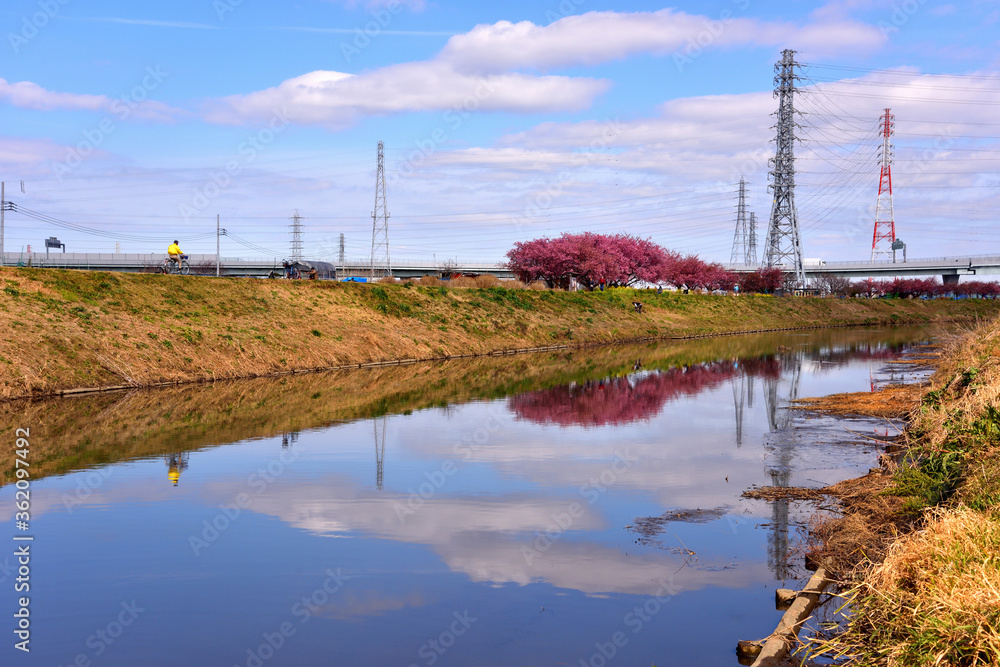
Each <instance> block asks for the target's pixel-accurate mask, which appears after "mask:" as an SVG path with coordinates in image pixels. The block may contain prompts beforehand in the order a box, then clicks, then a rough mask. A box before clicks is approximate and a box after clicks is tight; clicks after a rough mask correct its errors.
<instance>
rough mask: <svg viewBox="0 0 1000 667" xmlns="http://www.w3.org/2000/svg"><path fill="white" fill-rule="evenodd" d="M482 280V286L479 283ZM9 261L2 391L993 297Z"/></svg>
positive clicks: (248, 372) (205, 375) (257, 371)
mask: <svg viewBox="0 0 1000 667" xmlns="http://www.w3.org/2000/svg"><path fill="white" fill-rule="evenodd" d="M467 280H472V282H473V283H474V282H475V280H474V279H467ZM415 282H416V283H417V284H416V285H414V284H409V286H408V287H407V285H400V284H389V283H384V284H359V283H334V282H329V281H285V280H273V281H267V280H252V279H226V280H205V279H199V278H194V277H184V276H155V275H152V276H150V275H140V274H111V273H99V272H87V271H57V270H45V269H28V270H26V269H14V268H4V269H0V284H2V289H0V331H2V332H3V333H2V334H0V399H3V398H11V397H17V396H25V395H38V394H41V393H46V392H51V391H54V390H59V389H68V388H76V387H99V386H107V385H131V386H148V385H151V384H155V383H161V382H185V381H197V380H208V379H221V378H237V377H254V376H260V375H267V374H272V373H275V372H282V371H291V370H304V369H315V368H328V367H332V366H341V365H348V364H359V363H369V362H378V361H388V360H392V359H407V358H410V359H428V358H439V357H446V356H453V355H459V354H481V353H486V352H490V351H494V350H502V349H511V348H524V347H539V346H551V345H578V344H581V343H587V344H601V343H610V342H621V341H625V340H635V339H643V338H653V337H670V336H683V335H705V334H712V333H720V332H727V331H739V330H746V329H748V328H764V329H766V328H772V327H788V326H792V325H798V326H824V325H830V324H846V323H856V324H860V323H865V324H872V323H877V322H898V321H900V320H903V319H907V318H912V319H915V320H928V319H933V318H951V317H962V316H971V315H975V314H976V313H978V312H980V310H984V309H994V310H995V309H996V308H997V306H998V304H995V303H993V302H984V301H978V302H977V301H972V300H968V301H962V302H943V303H942V302H920V301H899V302H896V303H888V302H885V303H883V302H877V303H867V302H868V301H871V300H865V301H866V303H854V301H855V300H850V301H848V300H839V301H831V300H829V299H826V300H823V299H815V300H813V299H803V300H799V299H773V298H760V299H757V298H753V297H747V298H745V299H729V298H724V297H691V296H681V295H671V294H663V295H656V294H649V293H643V294H642V301H643V303H644V308H643V312H642V313H641V314H639V313H635V312H633V309H632V307H631V300H633V298H634V297H635V292H634V291H632V290H628V289H615V290H607V291H605V292H597V293H584V292H576V293H571V292H564V291H560V290H547V289H544V288H542V289H535V288H538V287H540V286H539V285H532V286H529V287H530V288H531V289H524V290H522V289H516V290H510V289H501V288H499V287H491V288H487V289H482V288H478V287H472V286H470V287H469V288H465V289H454V288H450V287H444V286H442V285H440V284H438V283H439V282H440V281H438V279H436V278H421V279H420V280H418V281H415Z"/></svg>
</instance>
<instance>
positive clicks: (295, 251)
mask: <svg viewBox="0 0 1000 667" xmlns="http://www.w3.org/2000/svg"><path fill="white" fill-rule="evenodd" d="M289 219H290V220H291V221H292V224H291V227H292V261H293V262H297V261H301V260H302V218H301V216H299V212H298V209H296V211H295V215H293V216H292V217H291V218H289Z"/></svg>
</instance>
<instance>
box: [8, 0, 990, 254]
mask: <svg viewBox="0 0 1000 667" xmlns="http://www.w3.org/2000/svg"><path fill="white" fill-rule="evenodd" d="M0 19H2V21H3V27H4V30H3V40H2V42H3V43H2V44H0V178H2V180H4V181H6V182H7V186H8V189H7V193H8V199H10V200H13V201H14V202H16V203H17V204H18V205H19V206H20V207H23V208H27V209H29V210H32V211H36V212H38V213H40V214H43V215H44V216H50V217H51V218H54V219H55V220H57V221H61V222H65V223H72V225H75V226H78V227H80V226H82V227H85V228H86V229H85V230H80V229H79V228H77V229H67V228H65V227H61V226H58V225H53V224H50V223H41V222H38V221H37V220H36V219H33V218H29V217H27V216H25V215H23V214H18V213H14V214H10V215H9V216H8V218H7V230H6V239H5V241H6V249H7V250H8V251H12V250H13V251H16V250H20V249H22V248H24V247H26V246H27V245H29V244H31V245H32V246H34V248H37V249H41V246H42V241H43V239H44V238H46V237H48V236H53V235H55V236H59V237H60V238H61V240H63V241H64V242H65V243H66V244H67V250H69V251H78V252H82V251H89V252H113V251H114V249H115V242H116V241H117V242H118V244H119V247H120V248H121V250H122V252H154V251H155V252H159V251H161V250H165V247H166V242H168V241H169V240H172V238H173V237H179V238H181V239H182V241H183V242H182V244H181V245H182V247H183V248H184V250H185V251H187V252H193V253H197V252H214V245H215V240H214V226H215V216H216V214H219V215H221V216H222V220H223V223H222V224H223V226H224V227H226V228H227V229H228V230H229V231H230V232H231V233H232V234H234V235H235V236H234V237H232V238H228V239H225V240H224V241H223V246H224V247H223V255H226V256H243V257H249V256H254V257H260V256H278V257H281V256H284V255H287V254H288V253H289V243H290V234H289V229H288V218H289V217H290V216H291V215H292V213H293V211H294V210H296V209H298V210H299V211H300V213H301V214H302V216H303V217H304V219H305V223H304V224H305V234H304V241H305V246H306V254H307V255H309V256H312V257H315V258H320V259H331V258H333V257H334V256H335V254H336V247H337V239H338V236H339V234H340V233H344V234H345V237H346V240H347V251H348V255H349V256H353V257H362V256H365V255H366V254H367V253H368V251H369V249H370V242H371V211H372V208H373V203H374V191H375V156H376V145H377V142H378V141H379V140H382V141H384V142H385V155H386V175H387V178H388V186H387V194H388V204H389V210H390V212H391V218H390V242H391V244H392V255H393V257H395V258H399V259H405V258H431V257H432V256H433V257H436V258H437V259H438V260H439V261H443V258H458V259H460V260H461V259H466V260H498V259H500V258H502V256H503V254H504V253H505V252H506V251H507V249H509V248H510V246H511V244H512V243H514V242H515V241H518V240H524V239H527V238H534V237H538V236H547V235H556V234H559V233H561V232H564V231H603V232H620V231H625V232H630V233H634V234H637V235H639V236H643V237H651V238H653V239H654V240H655V241H657V242H659V243H661V244H663V245H664V246H667V247H670V248H672V249H676V250H680V251H683V252H694V253H697V254H699V255H702V256H703V257H705V258H707V259H711V260H719V261H727V260H728V259H729V255H730V250H731V245H732V237H733V230H734V226H735V210H734V208H735V191H736V187H737V183H738V182H739V179H740V176H744V177H745V178H746V179H747V182H748V187H749V189H750V199H749V204H750V209H751V210H752V211H754V212H755V213H756V214H757V217H758V220H759V224H760V229H759V232H758V234H759V236H760V237H761V238H763V236H764V234H765V233H766V225H767V219H768V216H769V213H770V196H769V194H768V193H767V190H766V186H767V169H768V167H767V159H768V157H769V156H771V155H773V151H774V145H773V142H772V141H771V140H772V138H773V129H771V128H772V125H773V122H774V118H773V116H772V115H771V114H772V113H773V112H774V111H775V109H776V101H775V99H774V98H773V96H772V92H771V91H772V87H773V82H772V77H773V67H774V63H775V62H776V60H778V59H779V58H780V52H781V50H782V49H784V48H792V49H795V50H796V51H797V52H798V53H797V56H796V58H797V60H798V61H800V62H801V63H803V65H804V66H803V68H802V69H801V74H802V75H803V79H802V81H800V85H801V87H802V89H801V92H800V94H799V95H798V100H799V103H798V107H799V109H800V110H801V111H803V112H804V113H803V114H802V116H801V117H800V125H801V128H800V132H799V135H800V138H801V139H802V141H801V142H800V143H799V144H798V146H797V147H796V151H797V152H796V155H797V157H798V158H799V160H798V165H797V166H798V168H799V169H800V170H801V172H802V173H801V174H800V175H799V180H798V183H799V187H798V189H797V191H796V201H797V204H798V209H799V217H800V223H801V225H802V228H803V244H804V247H805V255H806V256H807V257H823V258H825V259H828V260H835V259H865V258H867V257H868V255H869V252H870V248H871V234H872V224H873V220H874V205H875V200H876V194H877V188H878V172H879V162H878V150H879V148H880V146H881V142H880V140H879V137H878V131H877V126H878V121H879V117H880V115H881V113H882V110H883V108H886V107H891V108H892V112H893V114H894V115H895V121H896V135H895V136H894V137H893V143H894V147H895V160H896V161H895V162H894V164H893V178H894V181H893V186H894V195H895V219H896V226H897V235H898V236H899V237H900V238H903V239H904V240H905V241H906V242H907V244H908V249H909V255H910V256H911V257H922V256H926V257H930V256H938V255H943V254H981V253H990V252H1000V232H998V231H997V229H996V225H995V215H996V210H997V208H998V204H1000V173H998V172H1000V144H998V142H1000V116H998V115H997V110H998V109H1000V57H998V53H1000V51H998V48H997V47H998V37H997V35H998V34H1000V30H998V23H1000V6H998V4H997V3H996V2H986V1H976V0H973V1H972V2H965V3H951V4H948V3H941V2H935V1H934V0H923V1H922V0H908V1H906V2H891V1H883V0H832V1H830V2H797V3H784V2H781V3H779V2H761V1H759V0H720V1H715V2H697V3H695V2H680V3H675V4H670V5H666V4H657V3H651V2H613V3H611V2H598V1H596V0H563V2H561V3H560V2H556V1H554V0H553V1H551V2H543V3H526V2H508V3H503V4H489V5H487V4H486V3H483V4H468V3H457V2H450V1H448V0H438V1H436V2H435V1H431V0H406V1H405V2H395V1H392V2H390V1H388V0H375V1H374V2H371V3H368V4H365V3H364V2H341V1H332V0H331V1H324V0H303V1H301V2H298V3H296V4H294V5H285V4H284V3H273V2H271V3H267V2H261V1H255V0H242V2H240V1H239V0H216V1H213V0H198V1H196V0H179V1H176V2H171V3H159V2H158V3H142V4H138V3H126V2H124V1H121V2H110V1H94V2H83V0H62V1H60V0H35V1H34V2H26V1H22V0H13V1H12V2H8V3H5V4H4V7H3V9H2V10H0ZM22 180H23V181H24V182H25V193H24V194H22V193H21V192H20V188H19V181H22ZM94 231H96V232H97V233H93V232H94ZM240 241H243V242H245V243H241V242H240ZM247 244H249V245H247Z"/></svg>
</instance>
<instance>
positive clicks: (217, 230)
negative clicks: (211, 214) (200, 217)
mask: <svg viewBox="0 0 1000 667" xmlns="http://www.w3.org/2000/svg"><path fill="white" fill-rule="evenodd" d="M219 246H220V243H219V214H218V213H216V214H215V277H216V278H218V277H219V273H221V269H222V266H221V264H220V263H219Z"/></svg>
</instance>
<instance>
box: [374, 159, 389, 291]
mask: <svg viewBox="0 0 1000 667" xmlns="http://www.w3.org/2000/svg"><path fill="white" fill-rule="evenodd" d="M383 151H384V148H383V146H382V142H381V141H380V142H378V172H377V173H376V174H375V209H374V210H373V211H372V258H371V265H370V268H369V273H368V279H369V280H372V281H374V280H378V279H379V278H387V277H391V276H392V265H391V264H390V262H389V209H388V208H387V205H386V201H385V156H384V154H383Z"/></svg>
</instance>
